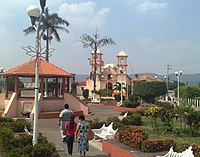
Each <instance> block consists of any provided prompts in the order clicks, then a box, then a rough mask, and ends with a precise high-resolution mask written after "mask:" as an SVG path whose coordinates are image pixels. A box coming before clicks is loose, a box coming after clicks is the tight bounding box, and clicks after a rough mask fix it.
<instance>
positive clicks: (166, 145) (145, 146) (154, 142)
mask: <svg viewBox="0 0 200 157" xmlns="http://www.w3.org/2000/svg"><path fill="white" fill-rule="evenodd" d="M175 144H176V143H175V141H174V140H172V139H146V140H145V141H143V142H142V145H141V151H143V152H161V151H169V149H170V148H171V147H175Z"/></svg>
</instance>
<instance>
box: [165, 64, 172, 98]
mask: <svg viewBox="0 0 200 157" xmlns="http://www.w3.org/2000/svg"><path fill="white" fill-rule="evenodd" d="M165 66H166V72H167V77H166V85H167V94H166V99H165V100H166V101H168V97H169V93H168V90H169V79H170V78H169V70H171V68H170V66H172V65H170V64H167V65H165Z"/></svg>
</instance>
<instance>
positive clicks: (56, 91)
mask: <svg viewBox="0 0 200 157" xmlns="http://www.w3.org/2000/svg"><path fill="white" fill-rule="evenodd" d="M55 94H56V97H58V78H57V77H56V89H55Z"/></svg>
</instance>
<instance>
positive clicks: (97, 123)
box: [88, 121, 105, 129]
mask: <svg viewBox="0 0 200 157" xmlns="http://www.w3.org/2000/svg"><path fill="white" fill-rule="evenodd" d="M88 122H89V124H90V127H91V129H99V128H101V127H102V126H103V124H105V122H104V121H88Z"/></svg>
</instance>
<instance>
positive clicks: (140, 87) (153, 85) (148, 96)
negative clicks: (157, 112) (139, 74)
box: [133, 81, 167, 103]
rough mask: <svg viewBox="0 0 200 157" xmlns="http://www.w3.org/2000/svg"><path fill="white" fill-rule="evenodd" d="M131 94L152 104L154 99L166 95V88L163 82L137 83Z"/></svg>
mask: <svg viewBox="0 0 200 157" xmlns="http://www.w3.org/2000/svg"><path fill="white" fill-rule="evenodd" d="M133 93H134V95H136V96H139V97H140V98H142V99H143V100H144V101H146V102H149V103H152V102H154V100H155V97H158V96H161V95H165V94H166V93H167V87H166V83H165V82H163V81H138V82H136V84H135V86H134V88H133Z"/></svg>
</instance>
